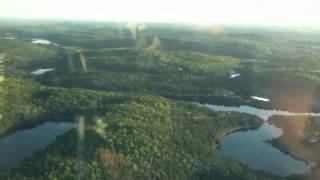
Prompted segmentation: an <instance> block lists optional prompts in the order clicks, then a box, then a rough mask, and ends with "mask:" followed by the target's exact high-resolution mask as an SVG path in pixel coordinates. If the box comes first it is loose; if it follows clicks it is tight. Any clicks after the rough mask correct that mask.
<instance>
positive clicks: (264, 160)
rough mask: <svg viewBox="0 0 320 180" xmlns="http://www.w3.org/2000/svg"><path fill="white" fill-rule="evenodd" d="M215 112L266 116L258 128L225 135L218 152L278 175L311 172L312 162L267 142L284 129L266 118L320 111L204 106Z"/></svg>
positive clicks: (313, 114)
mask: <svg viewBox="0 0 320 180" xmlns="http://www.w3.org/2000/svg"><path fill="white" fill-rule="evenodd" d="M205 106H207V107H209V108H210V109H213V110H216V111H226V112H241V113H247V114H251V115H256V116H259V117H261V118H262V119H264V120H265V121H266V122H265V123H263V125H261V126H260V127H259V128H256V129H242V130H236V131H234V132H231V133H229V134H227V135H225V136H224V137H223V138H222V147H221V148H220V149H219V151H218V152H219V154H221V155H224V156H228V157H232V158H235V159H238V160H240V161H242V162H244V163H246V164H247V165H249V166H250V167H251V168H253V169H257V170H263V171H265V172H269V173H272V174H275V175H279V176H288V175H291V174H304V173H306V172H309V171H311V165H309V164H307V163H306V162H304V161H301V160H297V159H294V158H293V157H292V156H290V155H288V154H286V153H284V152H282V151H280V150H279V149H277V148H275V147H273V146H272V145H271V144H270V143H268V141H270V140H272V139H275V138H277V137H279V136H281V135H282V133H283V132H282V129H280V128H277V127H275V126H274V125H272V124H269V122H267V120H268V119H269V118H270V117H271V116H273V115H284V116H293V115H309V116H320V113H292V112H288V111H280V110H265V109H259V108H254V107H250V106H240V107H226V106H218V105H208V104H207V105H205Z"/></svg>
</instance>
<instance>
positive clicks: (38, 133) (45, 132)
mask: <svg viewBox="0 0 320 180" xmlns="http://www.w3.org/2000/svg"><path fill="white" fill-rule="evenodd" d="M75 127H76V124H75V123H71V122H46V123H43V124H40V125H38V126H36V127H34V128H31V129H26V130H20V131H17V132H15V133H13V134H10V135H8V136H6V137H4V138H2V139H0V169H3V168H10V167H13V166H16V165H18V164H19V163H20V162H21V161H22V160H23V159H25V158H27V157H30V156H32V154H34V153H35V152H37V151H39V150H43V149H45V148H46V147H47V146H48V145H50V144H51V143H53V142H54V140H55V139H56V137H57V136H58V135H60V134H63V133H65V132H66V131H68V130H70V129H72V128H75Z"/></svg>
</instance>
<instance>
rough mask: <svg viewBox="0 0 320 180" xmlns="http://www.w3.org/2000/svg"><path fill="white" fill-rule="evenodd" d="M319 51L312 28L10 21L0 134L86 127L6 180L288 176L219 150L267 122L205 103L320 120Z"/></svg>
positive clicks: (7, 173)
mask: <svg viewBox="0 0 320 180" xmlns="http://www.w3.org/2000/svg"><path fill="white" fill-rule="evenodd" d="M34 39H45V40H48V41H50V42H51V43H49V44H37V43H33V41H34ZM319 48H320V34H318V33H316V32H313V30H312V29H310V30H309V29H304V30H291V29H285V28H270V29H262V28H258V27H233V26H226V27H221V28H220V29H215V30H214V31H211V30H210V29H209V30H208V29H205V28H204V29H201V28H200V29H199V28H196V27H193V26H191V25H188V24H153V23H150V24H143V25H141V24H133V25H132V24H129V25H128V24H124V23H88V22H87V23H85V22H81V23H80V22H78V23H75V22H73V23H72V22H51V23H47V24H43V23H26V24H24V23H16V24H8V23H5V22H3V23H0V62H1V67H2V68H3V69H0V70H1V71H0V72H1V73H2V74H0V75H1V77H3V79H2V81H1V82H0V92H1V93H0V97H1V103H0V137H5V136H6V135H8V134H10V133H13V132H16V131H18V130H19V129H24V128H27V127H34V126H36V125H38V124H41V123H44V122H46V121H53V122H61V121H67V122H76V123H78V126H77V128H76V129H72V130H70V131H68V132H67V133H65V134H62V135H59V136H58V137H57V138H56V140H55V141H54V143H52V144H50V145H49V146H48V147H46V148H45V149H44V150H42V151H39V152H36V153H35V154H34V155H32V156H31V157H29V158H26V159H25V160H23V162H22V163H21V164H19V166H17V167H14V168H10V169H0V179H195V180H197V179H199V180H204V179H243V180H246V179H252V180H255V179H256V180H258V179H259V180H260V179H282V177H279V176H276V175H272V174H270V173H266V172H263V171H259V170H254V169H252V168H250V167H249V166H248V165H246V164H244V163H243V162H240V161H238V160H235V159H232V158H227V157H223V156H220V155H219V154H218V153H217V149H218V148H219V146H220V139H221V136H223V135H224V133H225V132H227V131H229V130H231V129H234V128H239V127H258V126H260V125H261V124H262V123H263V120H262V119H261V118H259V117H257V116H253V115H248V114H244V113H236V112H219V111H213V110H210V109H208V108H206V107H205V106H203V104H206V103H208V104H219V105H231V106H239V105H250V106H254V107H260V108H266V109H283V110H290V111H293V112H305V111H306V110H308V111H311V112H319V111H320V89H319V87H320V86H319V85H320V71H319V68H320V51H319V50H318V49H319ZM49 68H52V71H50V72H45V73H42V74H35V73H32V72H34V71H36V70H38V69H49ZM235 74H239V75H237V77H234V76H233V75H235ZM252 96H261V97H267V98H268V99H270V100H271V101H270V102H260V101H256V100H255V99H252ZM317 127H318V126H317ZM81 128H82V129H81ZM80 132H81V133H80ZM81 134H82V135H83V137H82V135H81ZM79 142H81V144H82V146H81V147H79ZM287 178H289V179H290V178H292V179H295V178H298V179H299V178H301V179H302V178H303V177H300V176H299V177H297V176H294V177H287Z"/></svg>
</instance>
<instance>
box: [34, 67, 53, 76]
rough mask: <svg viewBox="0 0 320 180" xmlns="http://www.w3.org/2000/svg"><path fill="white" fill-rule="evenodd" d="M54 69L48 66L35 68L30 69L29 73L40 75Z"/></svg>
mask: <svg viewBox="0 0 320 180" xmlns="http://www.w3.org/2000/svg"><path fill="white" fill-rule="evenodd" d="M54 70H55V69H54V68H48V69H37V70H35V71H32V72H31V74H34V75H41V74H44V73H46V72H50V71H54Z"/></svg>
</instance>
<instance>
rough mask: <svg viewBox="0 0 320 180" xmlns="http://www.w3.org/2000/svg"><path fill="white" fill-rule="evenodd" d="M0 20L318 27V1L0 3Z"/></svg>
mask: <svg viewBox="0 0 320 180" xmlns="http://www.w3.org/2000/svg"><path fill="white" fill-rule="evenodd" d="M0 17H13V18H20V17H23V18H54V19H94V20H116V21H157V22H159V21H160V22H199V23H217V22H218V23H246V24H248V23H249V24H276V25H317V26H318V25H320V1H319V0H0Z"/></svg>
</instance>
